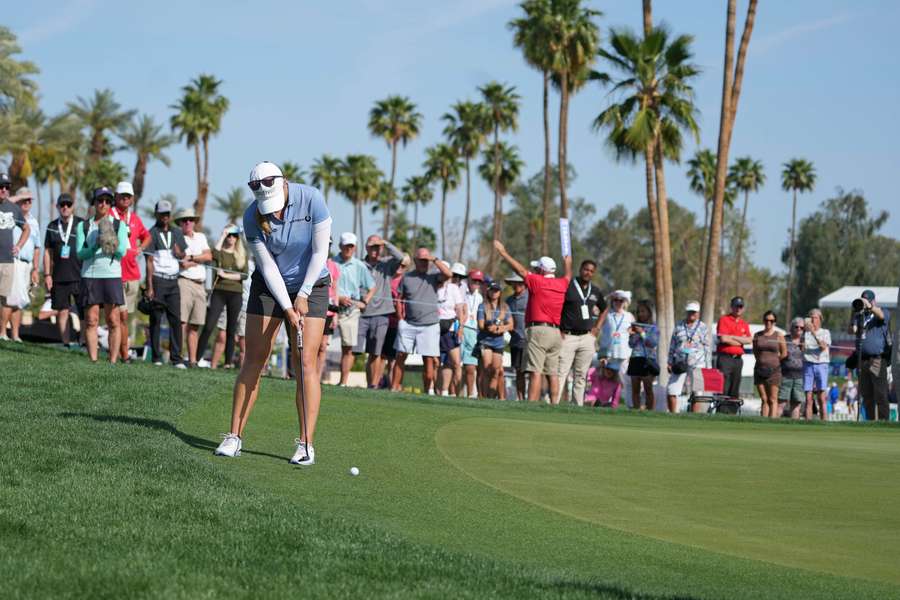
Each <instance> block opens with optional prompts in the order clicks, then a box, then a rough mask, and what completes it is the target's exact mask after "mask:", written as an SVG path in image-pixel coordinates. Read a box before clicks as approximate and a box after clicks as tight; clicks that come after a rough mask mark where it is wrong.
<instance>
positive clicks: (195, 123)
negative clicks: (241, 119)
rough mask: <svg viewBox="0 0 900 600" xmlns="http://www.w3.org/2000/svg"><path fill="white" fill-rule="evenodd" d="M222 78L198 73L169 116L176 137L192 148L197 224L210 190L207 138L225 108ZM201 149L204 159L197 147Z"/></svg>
mask: <svg viewBox="0 0 900 600" xmlns="http://www.w3.org/2000/svg"><path fill="white" fill-rule="evenodd" d="M220 85H222V80H220V79H216V78H215V77H213V76H212V75H207V74H201V75H200V76H198V77H196V78H194V79H192V80H191V82H190V83H189V84H188V85H186V86H184V87H182V88H181V92H182V96H181V98H179V100H178V102H177V103H176V104H173V105H172V106H171V107H170V108H173V109H174V110H175V111H176V112H175V114H174V115H172V117H171V119H170V124H171V126H172V131H176V132H177V133H178V138H179V140H182V141H184V142H185V144H186V145H187V147H188V148H193V149H194V163H195V167H196V169H197V199H196V200H195V201H194V210H195V211H196V213H197V221H198V226H199V225H200V223H201V222H202V220H203V212H204V211H205V209H206V196H207V194H208V192H209V139H210V138H211V137H212V136H214V135H215V134H217V133H219V130H220V129H221V128H222V117H223V116H224V115H225V112H226V111H227V110H228V98H225V97H224V96H222V95H221V94H220V93H219V86H220ZM201 147H202V149H203V161H202V163H201V161H200V150H201Z"/></svg>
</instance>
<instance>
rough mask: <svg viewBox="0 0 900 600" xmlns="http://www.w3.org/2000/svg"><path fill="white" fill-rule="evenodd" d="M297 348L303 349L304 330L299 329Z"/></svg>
mask: <svg viewBox="0 0 900 600" xmlns="http://www.w3.org/2000/svg"><path fill="white" fill-rule="evenodd" d="M297 347H298V348H303V330H302V329H297Z"/></svg>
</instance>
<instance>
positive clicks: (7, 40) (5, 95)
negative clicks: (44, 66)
mask: <svg viewBox="0 0 900 600" xmlns="http://www.w3.org/2000/svg"><path fill="white" fill-rule="evenodd" d="M21 52H22V48H21V47H20V46H19V43H18V40H17V39H16V34H14V33H13V32H12V31H10V29H9V28H8V27H5V26H3V25H0V110H2V111H6V110H7V109H8V108H9V106H10V104H11V103H13V102H20V103H25V104H29V105H34V104H35V103H36V98H37V90H38V86H37V82H36V81H34V79H32V78H31V76H32V75H37V74H38V73H40V70H39V69H38V67H37V65H36V64H34V63H33V62H31V61H27V60H19V59H18V58H16V55H17V54H20V53H21Z"/></svg>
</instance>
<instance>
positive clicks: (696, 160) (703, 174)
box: [687, 148, 716, 264]
mask: <svg viewBox="0 0 900 600" xmlns="http://www.w3.org/2000/svg"><path fill="white" fill-rule="evenodd" d="M688 167H689V168H688V172H687V176H688V180H689V186H690V188H691V191H693V192H696V193H697V194H699V195H700V197H701V198H703V235H704V237H706V234H707V228H708V227H709V206H710V204H711V203H712V200H713V196H714V195H715V191H716V155H715V154H713V151H712V150H710V149H709V148H701V149H700V150H697V152H695V153H694V157H693V158H691V159H690V160H689V161H688ZM701 252H702V254H701V258H700V264H704V263H705V262H706V256H705V255H706V242H704V243H703V245H701Z"/></svg>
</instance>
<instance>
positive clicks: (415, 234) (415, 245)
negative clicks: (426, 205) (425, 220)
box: [412, 198, 443, 252]
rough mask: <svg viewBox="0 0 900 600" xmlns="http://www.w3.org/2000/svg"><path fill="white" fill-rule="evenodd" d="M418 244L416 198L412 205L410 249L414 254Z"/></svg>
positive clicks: (417, 200)
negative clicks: (411, 240)
mask: <svg viewBox="0 0 900 600" xmlns="http://www.w3.org/2000/svg"><path fill="white" fill-rule="evenodd" d="M441 221H443V218H441ZM418 243H419V199H418V198H416V201H415V202H414V203H413V243H412V249H413V252H415V250H416V248H418Z"/></svg>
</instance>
